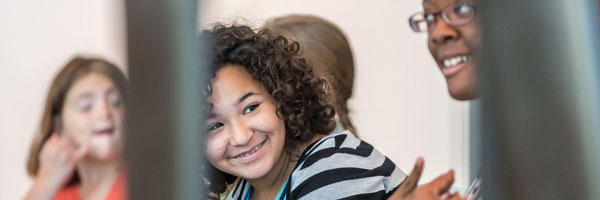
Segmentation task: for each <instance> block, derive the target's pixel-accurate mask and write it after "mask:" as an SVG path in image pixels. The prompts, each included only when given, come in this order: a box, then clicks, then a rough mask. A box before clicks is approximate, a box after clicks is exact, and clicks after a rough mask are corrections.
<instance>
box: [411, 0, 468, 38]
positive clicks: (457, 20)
mask: <svg viewBox="0 0 600 200" xmlns="http://www.w3.org/2000/svg"><path fill="white" fill-rule="evenodd" d="M438 15H440V16H441V17H442V19H443V20H444V22H446V24H448V25H452V26H456V25H463V24H466V23H468V22H470V21H471V20H473V18H475V5H474V4H472V3H468V2H457V3H455V4H453V5H450V6H447V7H445V8H442V9H441V10H440V11H437V12H434V13H428V12H418V13H415V14H413V15H411V16H410V18H409V19H408V23H409V24H410V28H412V30H413V31H415V32H423V31H427V30H430V29H433V26H434V25H435V24H437V23H436V22H437V16H438Z"/></svg>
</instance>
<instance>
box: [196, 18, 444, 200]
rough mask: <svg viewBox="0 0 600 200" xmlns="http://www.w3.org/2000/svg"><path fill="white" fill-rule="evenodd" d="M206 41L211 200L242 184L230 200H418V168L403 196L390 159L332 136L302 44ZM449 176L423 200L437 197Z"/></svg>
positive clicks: (323, 91)
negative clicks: (208, 52) (395, 198)
mask: <svg viewBox="0 0 600 200" xmlns="http://www.w3.org/2000/svg"><path fill="white" fill-rule="evenodd" d="M202 36H203V37H206V39H207V40H208V41H211V43H210V44H211V52H212V55H211V56H210V62H209V64H208V65H209V69H210V71H211V73H210V74H211V77H210V84H209V87H208V89H207V94H208V105H209V106H208V107H207V112H208V113H209V114H208V119H207V120H206V132H207V133H206V138H205V141H206V149H205V155H206V158H207V159H208V161H209V163H210V164H211V166H212V167H214V168H216V171H215V172H214V173H213V174H210V175H211V176H209V177H210V180H208V182H210V184H211V188H213V189H216V190H213V191H212V192H213V193H215V194H219V193H221V192H223V189H224V188H225V185H226V184H228V183H232V182H233V181H232V180H233V179H232V177H238V178H239V180H238V181H237V182H236V183H235V186H234V187H233V189H232V190H231V192H230V193H229V195H228V197H227V198H228V199H343V198H346V199H386V198H388V197H390V195H392V193H394V191H395V190H397V191H400V192H401V194H400V195H399V196H400V198H398V199H403V198H405V197H410V198H412V197H415V196H418V195H414V194H415V193H412V192H413V191H418V190H414V188H416V181H417V180H418V175H420V169H421V168H422V160H420V161H418V162H417V166H418V168H419V170H415V171H417V173H416V174H418V175H415V176H413V174H411V177H412V179H410V181H406V182H409V183H408V184H402V185H405V186H406V187H405V188H401V189H398V188H399V185H401V183H403V181H404V180H405V179H406V177H407V176H406V175H405V174H404V173H403V172H402V171H401V170H400V169H399V168H398V167H396V165H395V164H394V163H393V162H392V161H391V160H390V159H388V158H387V157H385V156H384V155H382V154H381V153H380V152H378V151H377V150H376V149H374V148H373V146H371V145H370V144H368V143H366V142H364V141H361V140H359V139H357V138H356V137H354V135H353V134H352V133H351V132H349V131H343V132H340V133H332V134H330V132H331V131H333V130H334V127H335V121H334V115H335V111H334V110H333V107H332V106H331V105H329V104H327V102H328V94H327V92H328V85H327V84H326V82H325V80H323V79H321V78H319V77H317V76H315V75H314V73H313V70H312V68H311V67H310V66H308V65H307V63H306V61H305V60H304V59H301V58H299V57H297V55H298V52H299V45H298V43H296V42H289V41H288V40H287V39H285V38H284V37H281V36H276V35H273V34H272V33H270V32H269V31H266V30H261V31H258V32H255V31H254V30H252V29H251V28H249V27H246V26H231V27H226V26H216V27H215V28H214V29H212V30H209V31H204V32H203V33H202ZM452 176H453V174H452V172H449V173H448V174H445V175H443V176H441V177H442V178H440V179H441V181H438V182H436V183H437V184H438V185H436V186H435V187H433V186H432V187H430V188H429V189H427V190H422V192H421V193H427V192H429V193H428V194H431V196H436V195H437V196H436V197H438V196H439V195H441V194H442V193H444V192H445V191H446V190H447V188H445V187H446V186H448V187H449V185H451V184H452ZM409 178H410V177H409ZM407 180H409V179H407ZM432 188H435V189H432ZM444 189H446V190H444ZM425 191H427V192H425ZM434 193H435V194H434ZM395 194H396V193H394V195H395ZM431 199H435V198H431Z"/></svg>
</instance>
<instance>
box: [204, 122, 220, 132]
mask: <svg viewBox="0 0 600 200" xmlns="http://www.w3.org/2000/svg"><path fill="white" fill-rule="evenodd" d="M221 126H223V124H221V123H215V124H212V125H211V126H210V127H208V129H207V131H208V132H211V131H214V130H217V129H218V128H220V127H221Z"/></svg>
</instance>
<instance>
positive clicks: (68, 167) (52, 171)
mask: <svg viewBox="0 0 600 200" xmlns="http://www.w3.org/2000/svg"><path fill="white" fill-rule="evenodd" d="M87 149H88V148H87V145H82V146H80V147H78V148H75V147H74V146H73V145H72V144H70V143H69V141H67V140H66V139H65V138H62V137H60V136H59V135H58V134H53V135H52V136H51V137H50V138H49V139H48V141H46V143H44V146H43V147H42V152H41V153H40V158H39V159H40V167H39V169H38V173H37V176H36V177H35V180H34V183H33V186H32V187H31V189H30V190H29V192H27V195H26V196H25V198H24V199H25V200H34V199H35V200H42V199H48V200H49V199H52V198H54V196H55V195H56V194H57V192H58V191H59V190H60V188H62V186H63V185H64V184H65V183H66V182H67V181H68V180H69V179H70V178H71V177H72V176H73V172H74V169H75V165H76V164H77V162H79V160H81V158H83V157H84V156H85V154H86V152H87Z"/></svg>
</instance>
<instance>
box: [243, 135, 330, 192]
mask: <svg viewBox="0 0 600 200" xmlns="http://www.w3.org/2000/svg"><path fill="white" fill-rule="evenodd" d="M323 137H324V135H315V137H313V139H311V140H310V141H308V142H305V143H301V144H299V145H298V148H296V149H295V150H293V151H292V152H287V151H284V152H283V153H282V154H281V156H280V158H279V159H278V160H277V162H276V163H275V166H273V169H272V170H271V171H270V172H269V173H268V174H267V175H266V176H265V177H263V178H260V179H254V180H248V182H249V183H250V185H252V187H253V188H252V199H275V198H276V197H277V194H279V191H281V188H282V187H283V185H284V184H285V182H286V181H287V179H288V177H289V176H290V174H291V173H292V171H293V170H294V167H295V166H296V162H297V160H298V158H299V155H300V154H301V153H302V152H303V151H304V149H306V147H308V146H309V145H310V144H312V143H313V142H315V141H317V140H319V139H321V138H323Z"/></svg>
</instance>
